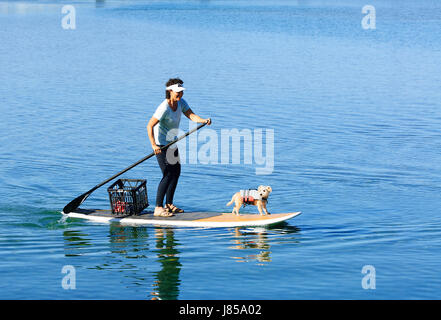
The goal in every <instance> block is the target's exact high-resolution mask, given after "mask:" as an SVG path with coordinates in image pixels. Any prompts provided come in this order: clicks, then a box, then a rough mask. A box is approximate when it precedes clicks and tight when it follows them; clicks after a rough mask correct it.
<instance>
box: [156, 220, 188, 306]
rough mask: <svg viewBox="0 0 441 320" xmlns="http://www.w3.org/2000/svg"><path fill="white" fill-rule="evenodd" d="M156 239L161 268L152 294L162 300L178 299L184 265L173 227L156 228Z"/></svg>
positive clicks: (157, 273)
mask: <svg viewBox="0 0 441 320" xmlns="http://www.w3.org/2000/svg"><path fill="white" fill-rule="evenodd" d="M155 239H156V240H155V242H156V249H157V250H155V252H156V253H157V257H158V261H159V263H160V264H161V270H160V271H158V272H156V281H155V283H154V285H153V292H152V295H154V296H155V297H156V298H157V299H161V300H176V299H177V298H178V295H179V284H180V280H179V272H180V271H181V266H182V265H181V263H180V262H179V256H178V254H179V251H178V250H176V249H175V247H176V246H177V245H179V243H178V242H177V241H176V239H175V234H174V231H173V229H171V228H159V227H158V228H155ZM153 299H155V298H153Z"/></svg>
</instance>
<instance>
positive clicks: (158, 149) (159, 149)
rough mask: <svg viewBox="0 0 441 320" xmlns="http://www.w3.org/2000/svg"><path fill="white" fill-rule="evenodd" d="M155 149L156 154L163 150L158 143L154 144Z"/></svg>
mask: <svg viewBox="0 0 441 320" xmlns="http://www.w3.org/2000/svg"><path fill="white" fill-rule="evenodd" d="M152 148H153V151H154V152H155V154H160V153H161V152H162V150H161V148H160V147H158V146H157V145H156V144H155V145H153V146H152Z"/></svg>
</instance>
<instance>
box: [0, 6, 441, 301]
mask: <svg viewBox="0 0 441 320" xmlns="http://www.w3.org/2000/svg"><path fill="white" fill-rule="evenodd" d="M63 4H64V3H62V2H53V1H47V2H42V1H39V2H0V43H1V45H0V61H1V72H0V84H1V85H0V106H1V114H2V116H1V119H2V123H1V124H2V125H1V127H0V128H1V129H0V144H1V149H0V159H1V161H0V162H1V165H0V185H1V189H2V195H3V196H2V197H1V199H0V298H3V299H154V298H160V299H439V298H441V295H440V292H441V290H440V289H441V277H440V272H439V264H440V262H441V260H440V257H441V241H440V238H441V237H440V236H441V217H440V213H441V212H440V209H439V204H440V200H441V197H440V191H441V187H440V185H441V184H440V183H441V174H440V172H441V161H440V153H441V152H440V150H441V134H440V132H439V128H440V126H441V108H440V107H441V90H440V83H441V67H440V64H439V62H440V61H441V31H440V28H439V26H440V22H441V13H440V12H441V11H440V9H441V4H440V3H439V2H437V1H429V0H426V1H418V2H412V1H371V3H370V4H372V5H374V6H375V8H376V13H377V19H376V29H375V30H364V29H363V28H362V27H361V19H362V18H363V16H364V15H363V14H362V13H361V8H362V7H363V6H364V5H365V1H349V0H348V1H337V2H336V1H332V2H331V1H328V2H327V1H277V2H271V1H179V2H177V1H176V2H174V1H102V2H96V3H95V2H93V1H81V2H73V3H72V4H73V5H74V6H75V8H76V29H75V30H64V29H63V28H62V27H61V19H62V18H63V16H64V15H63V14H62V13H61V8H62V6H63ZM174 76H180V77H181V78H182V79H183V80H184V82H185V86H186V87H187V88H188V90H187V91H186V92H185V98H186V100H187V101H188V102H189V104H190V106H191V107H192V108H193V110H194V111H195V112H196V113H198V114H200V115H201V116H203V117H208V116H211V117H212V119H213V125H212V126H211V128H210V129H213V130H215V131H216V132H217V133H220V130H221V129H225V128H226V129H231V128H238V129H250V130H253V129H255V128H262V129H274V130H275V144H274V149H275V150H274V153H275V163H274V170H273V172H272V174H270V175H256V173H255V170H256V167H257V164H255V163H253V164H251V165H250V164H244V163H241V164H231V163H230V164H209V165H203V164H201V163H197V164H186V165H184V166H183V173H182V176H181V179H180V182H179V185H178V189H177V194H176V198H175V200H176V204H177V205H179V206H181V207H183V208H185V209H186V210H187V211H191V210H211V211H213V210H214V211H218V210H223V209H224V206H225V203H226V202H227V201H228V200H229V198H230V197H231V195H232V193H234V192H235V191H236V190H239V189H240V188H244V187H254V186H257V185H258V184H266V185H271V186H272V187H273V190H274V192H273V194H272V195H271V198H270V202H269V206H268V207H269V210H270V212H284V211H285V212H286V211H293V210H300V211H302V212H303V214H302V215H301V216H299V217H297V218H295V219H293V220H290V221H289V222H287V223H285V224H282V225H277V226H274V227H271V228H239V229H234V228H225V229H199V228H158V227H130V226H121V225H118V224H111V225H108V224H95V223H91V222H86V221H82V220H78V219H72V218H68V219H63V218H62V216H61V214H60V210H61V209H62V208H63V207H64V205H65V204H67V203H68V202H69V201H71V200H72V199H73V198H74V197H76V196H78V195H79V194H81V193H83V192H85V191H87V190H89V189H90V188H91V187H93V186H94V185H96V184H97V183H99V182H101V181H103V180H104V179H106V178H107V177H109V176H111V175H113V174H114V173H116V172H118V171H120V170H122V169H123V168H125V167H126V166H128V165H130V164H131V163H133V162H135V161H136V160H138V159H140V158H142V157H143V156H144V155H146V154H148V153H150V152H151V148H150V145H149V143H148V141H147V134H146V129H145V126H146V124H147V121H148V119H149V118H150V116H151V115H152V113H153V111H154V109H155V108H156V106H157V105H158V104H159V103H160V102H161V101H162V99H163V95H164V83H165V82H166V80H167V79H168V78H169V77H174ZM181 128H182V129H183V130H185V131H186V130H188V128H189V124H188V123H187V122H186V121H183V122H182V123H181ZM203 130H204V129H202V131H200V132H203ZM124 176H125V177H132V178H133V177H134V178H147V179H148V188H149V196H150V199H151V202H153V201H154V195H155V189H156V186H157V184H158V181H159V178H160V171H159V168H158V166H157V163H156V161H155V160H154V159H151V160H148V161H146V162H145V163H143V164H142V165H139V166H138V167H136V168H135V169H133V170H131V171H129V172H128V173H127V174H125V175H124ZM84 206H85V207H101V208H105V207H107V206H108V198H107V194H106V188H105V187H103V188H101V189H99V190H97V191H96V192H94V193H93V194H92V196H91V197H90V198H89V199H88V200H87V201H86V202H85V203H84ZM255 210H256V209H255V208H250V207H247V208H246V210H245V211H248V212H257V211H255ZM366 265H371V266H373V267H374V268H375V271H376V273H375V275H376V279H375V280H376V281H375V284H376V287H375V289H374V290H373V289H370V290H366V289H363V287H362V279H363V277H364V276H365V274H362V272H361V271H362V268H363V266H366ZM64 266H73V267H74V268H75V276H76V283H75V285H76V287H75V290H65V289H63V286H62V280H63V277H64V276H65V275H66V274H64V273H62V269H63V267H64Z"/></svg>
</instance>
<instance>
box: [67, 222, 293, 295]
mask: <svg viewBox="0 0 441 320" xmlns="http://www.w3.org/2000/svg"><path fill="white" fill-rule="evenodd" d="M223 230H225V229H223ZM193 231H194V230H193ZM193 231H192V232H193ZM227 231H228V234H229V236H227V237H226V238H225V237H222V242H220V243H217V246H219V247H223V246H224V245H225V244H227V245H228V243H230V244H231V242H232V243H233V246H230V249H233V251H234V252H235V253H236V254H235V255H234V256H233V259H235V260H236V261H241V262H249V261H257V262H258V264H265V263H269V262H271V251H272V249H271V247H272V246H274V245H276V244H280V243H285V244H286V243H296V242H299V239H298V237H297V236H291V235H295V234H296V233H298V232H299V231H300V229H298V228H297V227H293V226H289V225H288V224H286V223H285V224H279V225H277V226H273V227H266V228H263V227H259V228H251V227H240V228H234V229H227ZM196 232H198V233H199V232H200V233H201V234H203V233H204V232H205V230H204V229H201V230H196ZM152 233H153V235H154V237H152ZM215 234H218V233H217V232H216V233H215ZM63 235H64V240H65V256H66V257H80V256H83V257H85V260H84V261H83V263H84V264H85V265H86V266H87V269H89V270H91V269H95V270H102V271H107V272H123V273H124V278H125V279H128V280H129V283H128V284H127V283H126V282H125V285H129V286H133V285H134V286H136V287H139V288H140V289H139V290H137V291H140V292H141V293H143V292H146V293H147V296H148V297H149V298H150V297H153V298H152V299H153V300H175V299H178V297H179V294H180V290H179V289H180V288H179V286H180V284H181V280H180V278H179V277H180V271H181V268H182V264H181V262H180V254H181V252H180V251H179V250H177V248H178V247H179V246H180V242H179V241H178V240H176V238H175V231H174V229H173V228H165V227H164V228H162V227H140V226H137V227H129V226H124V225H120V224H110V227H109V235H108V236H107V239H106V237H102V236H98V237H99V240H96V241H94V239H91V238H92V237H91V235H88V234H85V233H84V231H78V230H66V231H64V233H63ZM205 236H206V235H205ZM103 240H104V241H103ZM212 240H213V239H212ZM225 241H227V242H225ZM213 245H214V246H216V243H213ZM215 250H216V249H215ZM250 251H251V252H250ZM240 253H242V254H240ZM89 254H90V255H89ZM152 258H153V259H152ZM152 262H155V263H152ZM158 266H159V270H157V269H156V268H157V267H158ZM110 277H112V278H113V274H110ZM118 277H119V276H118Z"/></svg>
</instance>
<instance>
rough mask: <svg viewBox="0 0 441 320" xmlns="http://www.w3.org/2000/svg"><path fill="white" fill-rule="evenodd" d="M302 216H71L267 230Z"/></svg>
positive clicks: (93, 212)
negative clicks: (250, 227)
mask: <svg viewBox="0 0 441 320" xmlns="http://www.w3.org/2000/svg"><path fill="white" fill-rule="evenodd" d="M299 214H300V212H291V213H275V214H270V215H264V216H261V215H259V214H246V213H242V214H241V215H239V216H238V215H235V214H233V213H225V212H224V213H222V212H198V211H196V212H184V213H176V214H175V215H173V216H171V217H155V216H154V215H153V212H151V211H143V212H141V213H140V214H139V215H116V214H115V215H114V214H112V212H111V210H99V209H76V210H75V212H71V213H68V214H67V215H68V216H70V217H73V218H83V219H88V220H93V221H97V222H121V223H127V224H153V225H168V226H185V227H237V226H264V225H269V224H274V223H279V222H282V221H285V220H288V219H291V218H293V217H295V216H297V215H299Z"/></svg>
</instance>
